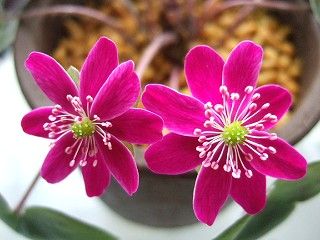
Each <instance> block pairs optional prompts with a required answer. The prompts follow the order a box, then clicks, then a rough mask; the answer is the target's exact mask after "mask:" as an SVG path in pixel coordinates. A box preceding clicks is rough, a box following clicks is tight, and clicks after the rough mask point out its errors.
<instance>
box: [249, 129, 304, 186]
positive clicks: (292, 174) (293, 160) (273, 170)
mask: <svg viewBox="0 0 320 240" xmlns="http://www.w3.org/2000/svg"><path fill="white" fill-rule="evenodd" d="M257 134H259V133H257V132H256V133H253V134H252V135H257ZM254 141H255V142H257V143H260V144H262V145H264V146H266V147H269V146H272V147H273V148H275V149H276V151H277V152H276V153H275V154H272V153H271V152H270V153H268V155H269V157H268V159H267V160H265V161H263V160H261V159H260V158H258V157H256V156H257V155H253V156H254V159H253V160H252V161H251V162H250V163H251V165H252V166H253V167H254V168H255V169H256V170H257V171H259V172H260V173H262V174H264V175H268V176H271V177H275V178H279V179H285V180H292V179H293V180H295V179H300V178H302V177H304V175H305V174H306V171H307V162H306V160H305V158H304V157H303V156H302V155H301V154H300V153H299V152H298V151H297V150H295V149H294V148H293V147H292V146H291V145H289V144H288V143H287V142H286V141H284V140H283V139H281V138H278V139H277V140H273V141H272V140H269V139H256V140H254Z"/></svg>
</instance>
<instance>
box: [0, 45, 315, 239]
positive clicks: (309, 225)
mask: <svg viewBox="0 0 320 240" xmlns="http://www.w3.org/2000/svg"><path fill="white" fill-rule="evenodd" d="M0 103H1V110H0V166H1V167H0V193H1V194H2V195H3V196H4V197H5V198H6V199H7V201H8V202H9V204H10V206H11V207H15V205H16V204H17V202H18V201H19V199H20V198H21V196H22V195H23V193H24V191H25V189H26V188H27V186H28V185H29V183H30V182H31V180H32V179H33V177H34V175H35V174H36V173H37V171H38V169H40V167H41V164H42V161H43V159H44V157H45V156H46V153H47V151H48V144H49V142H48V141H47V140H45V139H41V138H37V137H33V136H28V135H26V134H24V133H23V132H22V130H21V127H20V120H21V118H22V116H23V115H24V114H25V113H27V112H28V111H29V110H30V108H29V106H28V105H27V103H26V101H25V99H24V97H23V95H22V93H21V91H20V88H19V85H18V82H17V78H16V74H15V70H14V64H13V57H12V53H11V52H10V51H9V52H7V53H6V54H5V56H4V57H3V58H2V59H0ZM297 148H298V149H299V150H300V151H301V152H302V153H303V154H304V155H305V156H306V157H307V158H308V159H309V162H311V161H314V160H317V159H320V125H319V124H318V125H317V126H316V127H315V128H314V129H313V130H312V131H311V132H310V134H308V136H306V137H305V139H304V140H303V141H301V142H300V143H299V144H298V145H297ZM27 205H29V206H31V205H38V206H39V205H40V206H47V207H51V208H54V209H57V210H60V211H63V212H65V213H68V214H70V215H72V216H74V217H76V218H79V219H82V220H84V221H86V222H89V223H92V224H95V225H97V226H99V227H101V228H103V229H106V230H108V231H110V232H111V233H113V234H114V235H115V236H118V237H119V238H120V239H125V240H135V239H137V240H144V239H148V240H150V239H152V240H158V239H159V240H160V239H161V240H163V239H168V240H180V239H181V240H189V239H190V240H191V239H192V240H195V239H201V240H206V239H212V238H213V237H214V236H216V235H218V234H219V233H220V232H221V231H222V230H223V229H225V228H227V227H228V226H229V225H231V224H232V223H233V222H234V221H235V220H236V219H237V218H239V217H240V216H241V215H242V214H243V211H242V210H241V208H240V207H239V206H237V205H235V204H234V205H233V206H232V207H230V208H228V210H227V211H225V212H223V213H222V214H220V216H219V217H218V219H217V221H216V222H215V224H214V225H213V226H212V227H207V226H206V225H203V224H195V225H191V226H186V227H180V228H175V229H159V228H151V227H148V226H144V225H140V224H136V223H134V222H130V221H128V220H126V219H124V218H122V217H121V216H119V215H117V214H116V213H115V212H113V211H112V210H110V209H108V207H106V205H104V204H103V203H102V202H101V201H100V200H99V199H98V198H88V197H87V196H86V194H85V191H84V186H83V181H82V177H81V176H80V174H79V172H78V171H75V172H74V173H72V174H71V175H70V176H69V177H68V178H67V179H66V180H64V181H62V182H61V183H59V184H55V185H51V184H48V183H46V182H45V181H44V180H41V181H40V182H39V183H38V184H37V186H36V188H35V190H34V192H33V194H32V195H31V197H30V199H29V201H28V203H27ZM319 236H320V196H318V197H315V198H313V199H312V200H309V201H308V202H305V203H302V204H300V205H299V206H298V207H297V208H296V210H295V212H294V213H293V214H292V215H291V216H290V218H289V219H288V220H286V222H285V223H283V224H282V225H281V226H279V227H278V228H276V229H274V230H273V231H272V232H271V233H270V234H268V235H266V236H265V237H264V238H263V239H268V240H273V239H274V240H275V239H279V240H280V239H281V240H282V239H290V240H295V239H297V240H298V239H299V240H300V239H304V240H317V239H320V237H319ZM0 239H6V240H11V239H14V240H15V239H17V240H22V239H26V238H24V237H21V236H19V235H17V234H16V233H14V232H13V231H12V230H11V229H10V228H8V227H7V226H6V225H5V224H4V223H2V222H1V221H0Z"/></svg>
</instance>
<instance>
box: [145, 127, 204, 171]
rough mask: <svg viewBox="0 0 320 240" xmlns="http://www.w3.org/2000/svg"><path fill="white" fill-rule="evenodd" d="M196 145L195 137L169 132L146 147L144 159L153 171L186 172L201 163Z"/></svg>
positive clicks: (197, 143)
mask: <svg viewBox="0 0 320 240" xmlns="http://www.w3.org/2000/svg"><path fill="white" fill-rule="evenodd" d="M198 145H199V142H198V140H197V138H194V137H186V136H180V135H177V134H174V133H169V134H167V135H165V136H164V137H163V139H162V140H161V141H159V142H156V143H154V144H152V145H151V146H150V147H149V148H148V149H147V151H146V152H145V159H146V162H147V165H148V167H149V168H150V170H151V171H153V172H155V173H160V174H169V175H177V174H182V173H186V172H189V171H191V170H194V169H195V168H196V167H197V166H199V165H200V164H201V160H200V158H199V156H198V155H199V153H198V152H197V151H196V147H197V146H198Z"/></svg>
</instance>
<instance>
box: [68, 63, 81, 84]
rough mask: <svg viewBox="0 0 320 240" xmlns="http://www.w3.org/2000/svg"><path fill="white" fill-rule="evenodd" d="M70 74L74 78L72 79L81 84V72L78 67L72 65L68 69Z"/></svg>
mask: <svg viewBox="0 0 320 240" xmlns="http://www.w3.org/2000/svg"><path fill="white" fill-rule="evenodd" d="M67 72H68V74H69V76H70V77H71V78H72V80H73V81H74V82H75V83H76V84H77V85H79V84H80V72H79V70H78V69H77V68H75V67H74V66H70V67H69V68H68V70H67Z"/></svg>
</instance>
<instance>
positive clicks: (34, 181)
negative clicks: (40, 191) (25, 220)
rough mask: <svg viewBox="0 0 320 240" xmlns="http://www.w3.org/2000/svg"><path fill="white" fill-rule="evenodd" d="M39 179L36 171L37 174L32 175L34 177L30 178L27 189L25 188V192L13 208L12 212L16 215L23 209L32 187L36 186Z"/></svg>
mask: <svg viewBox="0 0 320 240" xmlns="http://www.w3.org/2000/svg"><path fill="white" fill-rule="evenodd" d="M39 179H40V172H38V173H37V175H36V176H35V177H34V179H33V180H32V182H31V184H30V186H29V187H28V189H27V190H26V192H25V194H24V195H23V196H22V198H21V200H20V201H19V203H18V205H17V207H16V208H15V209H14V213H15V214H16V215H20V214H21V211H22V210H23V208H24V206H25V204H26V202H27V200H28V198H29V196H30V194H31V192H32V190H33V189H34V187H35V186H36V183H37V182H38V180H39Z"/></svg>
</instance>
